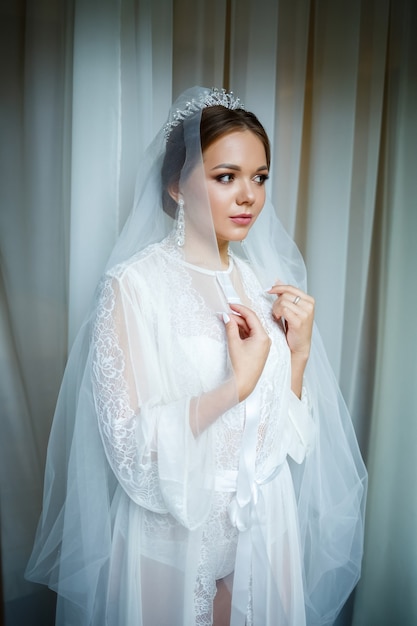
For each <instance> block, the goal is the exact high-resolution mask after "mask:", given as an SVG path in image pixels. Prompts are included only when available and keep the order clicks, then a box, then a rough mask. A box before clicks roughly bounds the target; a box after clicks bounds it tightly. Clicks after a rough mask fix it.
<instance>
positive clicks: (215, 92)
mask: <svg viewBox="0 0 417 626" xmlns="http://www.w3.org/2000/svg"><path fill="white" fill-rule="evenodd" d="M214 106H223V107H226V109H232V110H233V109H244V108H245V107H244V106H243V103H242V102H241V100H240V98H235V96H234V95H233V91H229V92H227V91H226V89H217V88H216V87H215V88H213V89H211V90H210V91H209V92H208V93H205V94H202V95H201V96H200V98H193V99H192V100H190V101H189V102H187V104H186V105H185V108H184V109H182V110H181V109H177V110H176V111H174V113H173V114H172V118H171V119H170V121H169V122H167V123H166V124H165V126H164V132H165V137H166V138H167V139H168V137H169V135H170V133H171V130H172V129H173V128H174V126H178V124H180V122H182V121H183V120H185V118H187V117H190V115H193V113H196V112H197V111H201V110H202V109H206V108H207V107H214Z"/></svg>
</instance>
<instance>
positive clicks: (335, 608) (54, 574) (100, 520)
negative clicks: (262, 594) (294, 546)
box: [26, 87, 366, 626]
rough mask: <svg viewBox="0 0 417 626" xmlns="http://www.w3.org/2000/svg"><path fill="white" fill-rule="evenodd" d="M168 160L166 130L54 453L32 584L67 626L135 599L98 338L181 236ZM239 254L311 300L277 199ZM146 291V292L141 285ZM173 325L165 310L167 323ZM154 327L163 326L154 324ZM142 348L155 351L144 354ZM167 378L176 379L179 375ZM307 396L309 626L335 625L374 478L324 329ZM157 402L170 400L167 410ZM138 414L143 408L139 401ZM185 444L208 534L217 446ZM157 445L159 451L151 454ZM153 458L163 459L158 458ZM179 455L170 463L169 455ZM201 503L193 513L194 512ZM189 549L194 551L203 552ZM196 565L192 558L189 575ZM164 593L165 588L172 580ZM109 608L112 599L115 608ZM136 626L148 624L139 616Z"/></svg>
mask: <svg viewBox="0 0 417 626" xmlns="http://www.w3.org/2000/svg"><path fill="white" fill-rule="evenodd" d="M210 93H211V90H209V89H204V88H201V87H195V88H192V89H190V90H187V91H186V92H185V93H184V94H182V95H181V96H180V98H179V99H178V100H177V101H176V102H175V103H174V104H173V106H172V108H171V111H170V114H169V117H168V123H169V122H170V121H172V120H173V119H174V118H175V117H176V116H178V113H177V112H178V111H184V110H187V106H189V105H188V103H190V102H197V103H201V102H203V101H204V99H205V98H206V97H207V96H208V95H209V94H210ZM200 114H201V107H199V106H196V110H195V112H194V113H193V114H192V115H190V116H188V117H186V118H185V119H184V120H183V122H182V127H183V129H184V137H185V145H186V160H185V164H184V167H183V168H182V172H183V174H182V179H181V181H180V187H181V182H186V180H187V176H188V172H189V171H190V169H193V170H194V171H195V170H196V169H198V168H199V167H202V159H201V148H200ZM165 149H166V128H165V129H164V128H163V129H161V131H160V132H159V133H158V135H157V136H156V137H155V139H154V141H153V142H152V144H151V145H150V146H149V148H148V149H147V151H146V153H145V154H144V157H143V159H142V161H141V164H140V166H139V172H138V178H137V186H136V194H135V203H134V207H133V210H132V212H131V214H130V217H129V218H128V220H127V222H126V225H125V227H124V229H123V231H122V233H121V235H120V238H119V240H118V242H117V243H116V246H115V248H114V250H113V252H112V254H111V256H110V258H109V261H108V263H107V265H106V268H105V274H104V279H103V281H102V282H101V284H100V286H99V288H98V291H97V300H96V302H95V304H94V306H93V307H92V311H91V314H90V316H89V317H88V319H87V320H86V322H85V323H84V325H83V327H82V329H81V331H80V333H79V335H78V337H77V339H76V341H75V343H74V346H73V349H72V352H71V354H70V357H69V360H68V364H67V368H66V372H65V375H64V379H63V383H62V387H61V391H60V394H59V398H58V403H57V408H56V413H55V416H54V422H53V426H52V430H51V435H50V441H49V446H48V456H47V465H46V473H45V488H44V501H43V511H42V516H41V519H40V522H39V527H38V531H37V536H36V540H35V545H34V549H33V553H32V556H31V559H30V561H29V564H28V567H27V573H26V575H27V577H28V578H29V579H31V580H33V581H36V582H40V583H43V584H47V585H48V586H50V587H51V588H52V589H54V590H55V591H56V592H57V593H58V595H59V600H58V609H57V624H60V623H61V624H77V626H80V625H84V624H85V625H87V624H88V625H90V624H95V625H97V626H98V625H100V626H102V624H104V623H115V624H117V623H118V622H117V618H115V620H114V622H112V621H111V620H110V621H106V619H107V620H109V615H111V611H112V609H111V606H112V602H113V601H114V598H115V596H116V595H118V594H119V595H120V593H121V590H122V589H124V593H127V592H126V587H128V586H129V585H128V583H127V582H126V581H125V580H121V581H119V585H120V587H118V588H117V589H116V588H115V589H111V588H110V589H109V579H110V578H109V577H110V574H109V571H110V566H111V564H112V563H114V561H115V560H117V558H118V554H117V551H118V550H119V551H120V554H121V553H122V552H123V548H122V547H121V546H120V545H116V541H115V537H114V529H115V523H116V522H115V519H114V516H115V510H116V508H117V506H118V503H119V500H120V497H121V496H120V492H119V487H118V485H119V482H120V480H121V479H120V476H119V475H118V479H119V482H118V480H117V479H116V476H115V474H117V472H115V471H114V463H115V461H114V459H112V458H111V454H110V453H109V451H108V449H106V445H103V432H102V431H101V430H100V427H99V426H98V422H97V412H98V411H99V410H100V407H98V406H97V398H96V395H95V393H94V385H93V383H92V380H93V378H94V368H95V360H94V359H95V356H94V343H95V342H94V336H95V332H96V329H97V316H100V314H101V313H100V311H103V310H105V308H106V305H105V302H106V301H105V300H104V301H103V293H104V292H105V290H106V285H107V284H108V282H109V280H110V282H111V281H113V280H114V279H115V277H116V278H118V277H119V276H121V275H122V274H123V272H124V274H123V275H125V274H126V271H125V269H124V267H125V266H124V264H125V263H126V262H128V261H129V259H131V258H132V256H133V257H135V258H136V257H137V258H138V259H141V258H142V257H141V254H142V251H143V250H144V249H145V248H146V249H147V250H148V249H149V246H152V245H153V244H156V243H157V242H160V241H161V240H163V239H164V238H166V237H167V236H169V233H170V232H171V231H172V229H173V227H175V223H174V221H173V219H172V218H171V217H170V216H169V215H167V213H166V212H165V211H164V210H163V194H162V183H161V169H162V164H163V161H164V155H165ZM203 192H204V190H202V193H203ZM194 200H196V205H197V199H194V198H190V196H188V197H187V198H186V205H187V201H188V204H190V203H191V204H193V202H194ZM198 206H199V210H201V211H202V213H201V223H202V225H203V228H204V242H205V245H207V246H208V249H209V251H210V252H209V254H207V251H206V252H205V258H206V259H207V258H208V259H209V262H208V263H209V269H210V271H217V270H220V269H221V263H220V258H219V255H218V248H217V245H216V239H215V234H214V229H213V226H212V223H211V213H210V206H209V203H208V199H207V197H205V199H202V196H201V195H200V196H199V197H198ZM186 209H187V206H186ZM207 242H208V243H207ZM231 247H232V249H233V254H234V255H236V257H239V258H242V259H244V260H246V261H247V262H248V263H249V264H250V265H251V266H252V268H253V270H254V271H255V273H256V275H257V277H258V279H259V281H260V283H261V285H262V286H263V288H264V289H265V290H267V289H268V288H269V287H271V286H272V284H273V283H274V282H275V281H276V280H277V279H279V280H281V281H283V282H285V283H290V284H293V285H296V286H298V287H300V288H301V289H304V290H305V289H306V276H305V268H304V263H303V261H302V258H301V256H300V254H299V252H298V250H297V248H296V246H295V244H294V242H293V241H292V240H291V238H290V237H289V236H288V235H287V233H286V232H285V230H284V229H283V227H282V225H281V223H280V222H279V220H278V218H277V216H276V212H275V210H274V208H273V206H272V203H271V202H270V200H269V199H267V201H266V203H265V206H264V209H263V211H262V213H261V215H260V217H259V218H258V220H257V222H256V224H255V225H254V226H253V228H252V230H251V231H250V233H249V235H248V237H247V239H246V240H245V242H244V243H243V244H233V245H232V246H231ZM195 251H196V249H195V247H194V248H193V249H192V250H189V249H187V246H184V249H183V250H180V251H179V252H178V254H180V255H183V260H184V261H185V262H190V263H193V262H195ZM188 255H190V256H188ZM120 268H122V270H121V269H120ZM151 270H152V268H151ZM109 277H110V278H109ZM199 280H200V282H199V284H198V289H199V290H204V289H205V282H204V274H201V279H199ZM111 284H113V283H112V282H111ZM137 287H139V288H140V284H139V285H137ZM125 297H126V299H127V300H128V299H130V298H133V297H134V296H133V295H132V291H129V292H126V294H125ZM151 297H152V298H153V299H154V302H153V305H154V308H153V309H152V310H153V311H154V310H160V309H163V307H164V303H163V302H162V301H158V298H159V294H158V285H157V284H155V290H154V293H152V294H151ZM266 297H269V296H266ZM209 300H210V306H211V307H212V310H213V311H215V312H218V311H222V310H225V308H227V302H226V301H225V299H224V296H223V295H222V293H221V292H220V291H218V292H213V293H210V295H209ZM103 302H104V304H103ZM141 306H142V307H143V314H144V316H145V317H146V316H147V315H148V309H147V308H146V307H147V306H148V304H147V303H143V304H142V303H141ZM149 306H150V305H149ZM162 316H163V311H162V310H161V320H162V319H163V317H162ZM149 323H153V322H152V320H150V322H149ZM155 323H158V320H156V321H155ZM161 323H162V322H161ZM164 333H165V335H161V338H160V340H161V342H164V341H165V340H169V326H168V327H167V324H166V322H165V327H164ZM137 347H139V348H140V349H142V350H144V351H145V352H146V346H143V344H140V345H139V344H138V346H137ZM129 350H130V348H129ZM145 365H146V370H145V368H141V367H139V368H138V369H139V370H140V374H137V373H135V376H139V375H140V376H142V379H143V381H144V382H143V381H140V382H139V383H137V386H138V388H140V389H141V391H140V394H141V398H144V397H145V396H146V394H148V395H147V398H148V399H146V402H148V404H146V402H145V404H146V406H147V410H148V411H149V415H151V414H152V415H153V414H154V412H155V411H158V406H159V404H158V402H159V396H158V394H161V393H162V395H163V392H161V391H160V390H159V391H158V393H156V392H155V390H154V386H155V381H154V372H157V371H158V364H157V363H150V362H146V364H145ZM166 372H167V373H166V376H167V377H169V375H170V374H169V367H167V368H166ZM132 375H133V374H132ZM305 387H306V390H307V394H308V398H309V403H310V406H311V411H312V416H313V419H314V420H315V422H316V442H315V446H314V448H313V450H312V451H311V452H310V454H309V455H308V457H307V458H306V460H305V461H304V463H303V464H302V465H296V464H295V463H294V464H293V466H291V470H292V474H293V480H294V484H295V490H296V498H297V506H298V515H299V524H300V538H301V551H302V554H303V555H304V556H303V558H304V566H303V577H304V590H305V602H306V612H307V624H308V625H309V626H313V625H319V624H320V625H323V624H331V623H332V622H333V621H334V619H335V617H336V615H337V613H338V612H339V610H340V609H341V607H342V606H343V604H344V602H345V600H346V598H347V596H348V595H349V593H350V591H351V590H352V588H353V587H354V585H355V584H356V582H357V580H358V577H359V574H360V566H361V558H362V542H363V523H364V504H365V494H366V470H365V468H364V465H363V462H362V459H361V455H360V452H359V449H358V445H357V442H356V438H355V434H354V431H353V427H352V423H351V419H350V416H349V413H348V411H347V409H346V406H345V404H344V402H343V399H342V397H341V394H340V391H339V389H338V385H337V382H336V380H335V378H334V375H333V373H332V371H331V368H330V365H329V363H328V360H327V357H326V355H325V351H324V348H323V345H322V342H321V339H320V336H319V332H318V330H317V328H315V329H314V333H313V345H312V350H311V356H310V359H309V362H308V365H307V369H306V372H305ZM145 389H146V392H145ZM138 395H139V394H138ZM190 395H192V393H190ZM157 397H158V401H156V400H155V398H157ZM174 400H175V406H176V407H178V403H181V402H185V405H184V406H188V407H189V398H188V399H185V400H183V398H181V397H179V395H178V397H175V398H174V397H172V398H168V400H166V402H167V403H168V405H169V406H170V403H171V404H172V403H174ZM187 402H188V404H187ZM133 403H134V404H141V402H140V401H139V399H138V398H135V400H134V402H133ZM134 408H136V407H134ZM157 419H158V424H165V422H164V420H165V419H166V418H165V417H163V416H162V413H158V418H157ZM144 428H145V426H144ZM146 428H148V426H146ZM166 428H167V431H166V432H167V433H168V434H169V436H167V440H166V441H167V442H168V443H164V441H163V438H162V437H160V439H161V441H158V442H157V445H158V446H159V445H161V446H169V443H171V445H172V436H173V435H172V432H171V431H169V429H170V428H172V427H171V426H167V427H166ZM142 435H143V436H144V437H145V438H146V437H149V440H152V437H153V434H152V433H148V432H142ZM177 435H178V432H177V433H176V434H175V436H176V437H177ZM105 437H106V433H105V434H104V439H105ZM181 442H182V443H181V444H180V445H183V446H184V456H187V463H188V465H187V470H184V472H185V471H187V490H188V491H187V494H186V495H185V496H184V502H185V504H184V503H182V504H181V507H182V508H181V511H179V512H178V519H181V516H182V515H184V517H186V518H187V522H186V523H187V525H188V527H190V528H191V527H192V528H194V529H198V520H200V519H202V518H203V517H204V515H205V514H206V513H207V510H208V509H209V506H210V501H211V491H212V485H209V484H207V481H206V480H200V479H201V477H202V476H203V477H204V476H207V473H206V472H205V470H204V468H205V467H208V468H210V464H211V462H212V461H211V458H210V454H211V452H210V450H211V446H212V445H213V442H212V441H211V440H210V435H209V434H206V433H205V434H203V436H202V437H199V438H197V440H195V441H192V440H191V439H190V438H189V436H188V434H187V433H182V439H181ZM153 445H154V443H153V442H152V444H151V445H150V448H152V446H153ZM155 445H156V444H155ZM152 451H153V448H152V450H151V453H150V455H151V454H152ZM167 455H168V457H167V458H169V451H168V452H167ZM203 465H204V468H203ZM159 471H160V475H159V480H160V482H161V483H162V487H161V489H162V493H163V494H166V493H167V490H166V491H164V481H165V482H169V481H172V476H171V475H170V474H171V473H172V472H173V473H178V474H180V473H181V472H182V471H183V468H181V467H180V468H179V467H177V466H176V465H175V464H174V463H172V464H170V463H169V462H167V466H166V467H161V468H160V469H159ZM208 473H209V472H208ZM180 479H181V476H180V477H179V480H180ZM129 485H130V483H129V480H128V479H126V481H125V483H124V484H123V488H124V491H126V492H127V493H128V494H129V496H130V497H132V498H133V499H134V500H135V501H136V502H139V503H140V502H142V500H141V498H144V497H145V496H144V495H143V489H145V487H144V486H143V485H142V486H141V490H142V491H141V490H139V489H138V492H137V493H136V492H135V493H132V492H130V491H129V489H130V487H129ZM139 491H140V493H139ZM146 497H147V498H148V499H149V500H150V499H151V498H154V500H153V502H154V504H153V505H152V506H153V507H154V510H155V511H158V506H159V505H160V502H159V500H158V497H159V496H158V494H147V495H146ZM190 502H192V503H193V504H192V505H189V503H190ZM193 507H195V508H193ZM183 509H187V510H186V511H184V510H183ZM127 515H131V513H129V514H127ZM193 520H195V523H193ZM188 549H189V550H191V544H189V546H188ZM163 558H165V557H162V556H161V559H163ZM166 558H168V557H166ZM187 558H188V557H187V554H185V555H184V563H185V564H186V563H187ZM184 571H185V572H186V565H184ZM132 575H133V574H132ZM135 575H136V574H135ZM184 576H185V579H184V587H186V586H187V584H189V583H188V582H187V576H186V574H184ZM190 577H191V578H192V573H190ZM191 578H190V579H191ZM160 584H161V586H163V581H160ZM105 597H107V598H108V600H107V601H106V602H103V598H105ZM178 610H179V609H178ZM173 612H174V611H173ZM133 617H134V618H135V619H136V616H133ZM181 619H182V618H178V620H179V621H178V623H184V624H185V623H188V622H187V621H186V618H185V617H184V618H183V622H181V621H180V620H181ZM121 623H122V622H121ZM127 623H128V622H127ZM134 623H135V624H136V623H137V624H139V623H141V622H140V621H137V622H134Z"/></svg>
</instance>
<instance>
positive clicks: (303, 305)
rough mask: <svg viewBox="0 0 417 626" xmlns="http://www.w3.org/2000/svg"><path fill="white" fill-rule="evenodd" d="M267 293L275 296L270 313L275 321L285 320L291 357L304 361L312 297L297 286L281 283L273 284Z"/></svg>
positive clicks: (307, 345) (309, 330)
mask: <svg viewBox="0 0 417 626" xmlns="http://www.w3.org/2000/svg"><path fill="white" fill-rule="evenodd" d="M268 293H270V294H275V295H276V296H277V299H276V300H275V302H274V304H273V305H272V315H273V316H274V318H275V319H276V320H277V321H280V320H281V319H284V320H285V332H286V337H287V343H288V346H289V348H290V350H291V356H292V359H295V360H297V361H298V360H299V361H300V362H302V361H304V362H305V363H306V362H307V359H308V357H309V354H310V346H311V335H312V332H313V321H314V298H312V297H311V296H309V295H308V294H307V293H304V291H301V289H297V287H293V286H291V285H283V284H281V283H277V284H276V285H274V286H273V287H272V288H271V289H269V291H268Z"/></svg>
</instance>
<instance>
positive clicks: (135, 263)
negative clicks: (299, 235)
mask: <svg viewBox="0 0 417 626" xmlns="http://www.w3.org/2000/svg"><path fill="white" fill-rule="evenodd" d="M163 247H164V246H163V242H159V243H153V244H151V245H149V246H147V247H146V248H144V249H143V250H141V251H140V252H137V253H136V254H134V255H133V256H131V257H130V258H129V259H127V260H126V261H123V262H122V263H119V264H118V265H115V266H114V267H112V268H110V269H109V270H107V272H106V274H105V280H106V279H107V280H110V281H116V282H120V283H128V282H129V280H140V279H141V278H143V280H144V281H145V282H146V281H147V280H149V279H151V278H152V277H153V276H154V275H155V273H157V272H159V271H160V269H161V265H163V264H164V262H165V255H164V252H163Z"/></svg>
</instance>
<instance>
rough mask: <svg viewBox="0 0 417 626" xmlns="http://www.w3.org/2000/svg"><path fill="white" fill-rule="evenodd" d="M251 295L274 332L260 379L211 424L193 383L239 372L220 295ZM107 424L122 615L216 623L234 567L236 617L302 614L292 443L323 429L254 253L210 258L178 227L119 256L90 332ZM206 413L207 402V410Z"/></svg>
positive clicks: (295, 446) (114, 592)
mask: <svg viewBox="0 0 417 626" xmlns="http://www.w3.org/2000/svg"><path fill="white" fill-rule="evenodd" d="M237 299H239V300H240V301H241V302H243V303H244V304H247V305H248V306H250V307H251V308H252V309H253V310H254V311H255V312H256V313H257V315H258V316H259V318H260V320H261V322H262V324H263V325H264V327H265V329H266V331H267V332H268V334H269V336H270V337H271V339H272V346H271V350H270V354H269V356H268V360H267V363H266V365H265V368H264V371H263V373H262V376H261V378H260V380H259V382H258V385H257V388H256V390H255V392H254V393H253V394H252V395H251V396H250V397H249V398H248V399H247V401H245V402H242V403H238V404H236V405H235V406H234V407H233V408H232V409H230V410H229V411H227V412H226V413H224V414H223V415H221V416H220V417H219V418H218V419H217V420H216V421H215V422H214V423H213V424H212V425H211V426H210V427H208V428H207V429H205V430H202V432H201V433H200V434H199V435H198V436H196V437H195V436H194V435H193V433H192V431H191V428H190V403H191V401H192V399H193V398H198V396H199V395H200V394H202V393H204V392H207V391H210V390H212V389H215V388H216V387H217V386H219V385H220V384H221V383H222V382H224V381H225V380H226V379H227V378H228V377H230V376H231V371H230V365H229V361H228V355H227V345H226V338H225V329H224V323H223V321H222V319H221V315H220V313H221V311H222V310H223V311H224V310H227V301H233V300H237ZM93 391H94V401H95V405H96V410H97V416H98V423H99V429H100V433H101V437H102V441H103V445H104V448H105V452H106V456H107V459H108V462H109V464H110V466H111V468H112V470H113V472H114V474H115V476H116V477H117V480H118V487H117V490H116V495H115V497H114V501H113V504H112V528H113V531H112V532H113V539H112V555H111V558H110V562H109V566H108V567H109V570H108V576H109V587H108V598H107V599H106V600H105V603H106V618H107V620H108V623H109V624H118V625H126V626H131V625H133V624H134V625H135V626H136V625H140V624H143V625H144V626H154V625H155V624H161V626H162V625H167V624H169V625H170V626H175V625H178V626H183V625H185V624H186V625H194V624H196V625H198V626H205V625H209V624H211V623H212V603H213V597H214V595H215V593H216V580H218V579H221V578H226V577H228V579H229V580H231V578H232V577H233V579H234V583H233V586H234V590H233V594H234V595H233V612H232V623H233V624H236V625H237V624H242V625H244V624H247V625H248V626H249V625H251V624H255V625H256V626H260V625H262V626H268V625H271V626H272V624H274V625H276V624H280V626H286V625H288V626H302V625H303V624H304V623H305V611H304V598H303V573H302V555H301V554H300V541H299V529H298V519H297V505H296V501H295V495H294V488H293V483H292V478H291V473H290V470H289V465H288V457H292V459H293V460H294V461H295V462H296V463H302V462H303V460H304V457H305V454H306V453H307V452H308V449H309V447H310V446H311V445H312V442H313V439H314V429H313V426H312V420H311V416H310V412H309V409H308V406H307V401H306V397H305V394H304V395H303V401H300V400H298V399H297V398H296V397H295V396H294V394H292V392H291V391H290V354H289V349H288V346H287V343H286V339H285V335H284V333H283V330H282V328H281V326H280V325H279V324H278V323H277V322H276V321H275V320H274V319H273V318H272V315H271V300H270V297H269V296H268V295H267V294H265V292H264V291H263V290H262V289H261V287H260V285H259V283H258V281H257V279H256V277H255V275H254V273H253V272H252V270H251V269H250V268H249V266H248V265H247V264H246V263H244V262H243V261H242V260H240V259H238V258H235V257H234V256H233V255H231V256H230V265H229V269H228V270H226V271H224V272H212V271H210V270H205V269H203V268H200V267H197V266H193V265H190V264H188V263H186V262H184V261H183V260H182V257H181V253H180V252H179V251H178V249H177V248H176V246H175V244H174V243H173V241H172V239H171V238H170V237H168V238H167V239H166V240H164V241H163V242H162V243H161V244H156V245H153V246H151V247H150V248H148V249H146V250H145V251H143V252H142V253H140V254H139V255H137V256H136V257H134V258H133V259H131V260H129V261H128V262H126V263H124V264H122V265H120V266H117V267H116V268H115V269H114V270H112V271H111V272H109V273H108V274H107V275H106V277H105V279H104V281H103V283H102V285H101V289H100V302H99V307H98V313H97V318H96V320H95V325H94V333H93ZM195 419H197V420H198V414H197V416H195Z"/></svg>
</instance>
